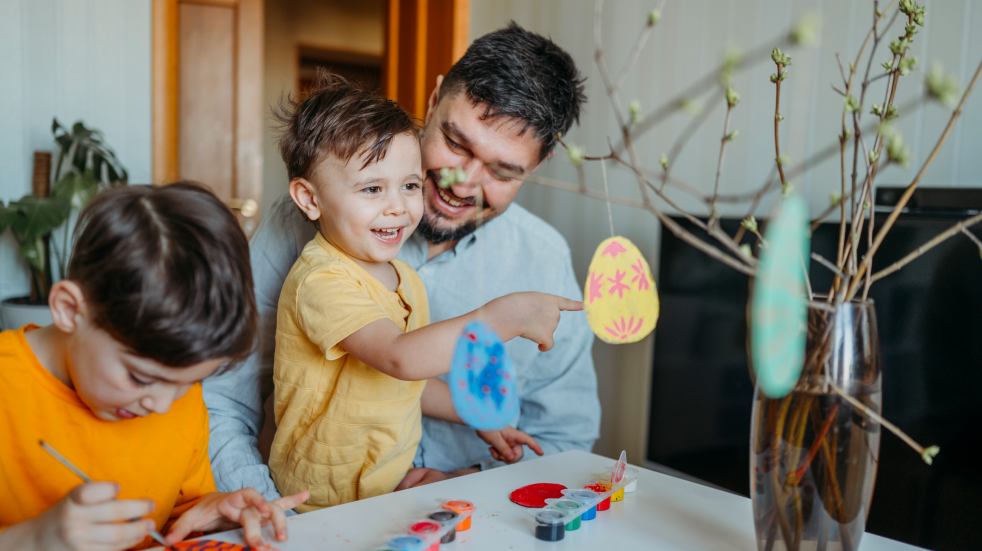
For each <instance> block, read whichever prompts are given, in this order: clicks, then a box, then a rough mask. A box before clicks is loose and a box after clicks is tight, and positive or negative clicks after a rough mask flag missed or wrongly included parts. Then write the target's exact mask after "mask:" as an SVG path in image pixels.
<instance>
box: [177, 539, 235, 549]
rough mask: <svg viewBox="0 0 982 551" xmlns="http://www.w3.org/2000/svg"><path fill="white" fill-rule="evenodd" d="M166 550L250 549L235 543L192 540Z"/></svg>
mask: <svg viewBox="0 0 982 551" xmlns="http://www.w3.org/2000/svg"><path fill="white" fill-rule="evenodd" d="M168 549H178V550H180V551H198V550H206V549H207V550H215V551H248V550H249V549H252V548H251V547H243V546H241V545H239V544H237V543H229V542H227V541H215V540H194V541H182V542H181V543H175V544H174V545H172V546H170V547H168Z"/></svg>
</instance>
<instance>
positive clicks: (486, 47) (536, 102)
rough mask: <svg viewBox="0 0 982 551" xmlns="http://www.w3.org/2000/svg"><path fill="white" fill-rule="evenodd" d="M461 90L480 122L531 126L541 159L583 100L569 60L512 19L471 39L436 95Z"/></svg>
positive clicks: (580, 80) (579, 81)
mask: <svg viewBox="0 0 982 551" xmlns="http://www.w3.org/2000/svg"><path fill="white" fill-rule="evenodd" d="M460 90H463V91H464V92H466V93H467V97H468V98H469V99H470V100H471V101H472V102H474V103H475V104H476V105H483V106H485V112H484V115H483V116H484V118H489V117H508V118H513V119H517V120H519V121H522V123H523V124H524V126H523V127H522V130H521V131H522V132H525V131H526V130H527V129H529V128H531V129H532V130H533V131H534V132H535V137H536V138H538V140H539V143H540V144H541V148H540V150H539V160H540V161H541V160H542V159H545V158H546V156H547V155H549V153H550V152H551V151H552V148H553V147H555V145H556V137H557V136H561V135H563V134H565V133H566V131H567V130H569V127H570V126H572V125H573V122H575V121H578V120H579V117H580V106H581V105H582V104H583V102H584V101H586V96H585V95H584V93H583V78H581V77H580V75H579V72H577V70H576V64H575V63H573V58H571V57H570V56H569V54H568V53H566V52H565V51H564V50H563V49H562V48H560V47H559V46H557V45H556V44H555V43H554V42H553V41H552V40H549V39H548V38H546V37H544V36H541V35H538V34H536V33H533V32H530V31H527V30H525V29H523V28H522V27H520V26H518V24H517V23H515V22H514V21H512V22H511V24H510V25H508V27H506V28H504V29H501V30H498V31H494V32H492V33H489V34H486V35H484V36H482V37H481V38H478V39H477V40H475V41H474V43H473V44H471V45H470V47H469V48H467V52H465V53H464V56H463V57H462V58H460V61H458V62H457V63H455V64H454V65H453V67H451V68H450V71H448V72H447V76H446V77H445V78H444V79H443V84H441V85H440V97H441V98H442V97H445V96H448V95H450V94H453V93H455V92H458V91H460Z"/></svg>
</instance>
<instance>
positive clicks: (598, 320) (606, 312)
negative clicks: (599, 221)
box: [583, 235, 658, 344]
mask: <svg viewBox="0 0 982 551" xmlns="http://www.w3.org/2000/svg"><path fill="white" fill-rule="evenodd" d="M583 307H584V310H586V318H587V322H588V323H589V324H590V329H592V330H593V332H594V334H596V335H597V337H599V338H600V340H602V341H604V342H608V343H610V344H623V343H630V342H637V341H639V340H641V339H643V338H645V337H647V336H648V333H651V331H652V330H654V328H655V322H657V321H658V291H657V289H655V278H653V277H652V276H651V268H649V267H648V262H647V261H646V260H645V259H644V256H642V255H641V251H639V250H638V248H637V247H636V246H634V243H631V241H630V240H629V239H628V238H626V237H622V236H619V235H618V236H616V237H611V238H609V239H605V240H604V241H603V242H602V243H601V244H600V245H599V246H598V247H597V250H596V252H594V253H593V260H591V261H590V269H589V271H588V272H587V276H586V283H585V284H584V286H583Z"/></svg>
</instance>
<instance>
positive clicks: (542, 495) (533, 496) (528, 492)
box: [508, 482, 566, 509]
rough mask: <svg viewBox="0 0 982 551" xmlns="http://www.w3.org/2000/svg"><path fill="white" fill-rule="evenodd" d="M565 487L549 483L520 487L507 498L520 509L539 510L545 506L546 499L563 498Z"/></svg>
mask: <svg viewBox="0 0 982 551" xmlns="http://www.w3.org/2000/svg"><path fill="white" fill-rule="evenodd" d="M565 489H566V486H563V485H562V484H554V483H551V482H538V483H536V484H529V485H528V486H522V487H521V488H519V489H517V490H515V491H514V492H512V493H511V495H509V496H508V498H509V499H511V500H512V501H513V502H515V503H517V504H518V505H521V506H522V507H529V508H533V509H536V508H539V507H545V506H546V499H548V498H560V497H563V494H562V491H563V490H565Z"/></svg>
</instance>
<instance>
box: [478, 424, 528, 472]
mask: <svg viewBox="0 0 982 551" xmlns="http://www.w3.org/2000/svg"><path fill="white" fill-rule="evenodd" d="M476 432H477V435H478V436H479V437H480V438H481V440H484V441H485V442H486V443H487V444H488V445H489V446H490V447H489V448H488V451H489V452H491V457H493V458H494V459H495V460H497V461H504V462H505V463H514V462H516V461H518V460H520V459H521V458H522V446H523V445H525V446H528V447H529V448H530V449H531V450H532V451H534V452H535V453H536V455H542V454H543V451H542V448H541V447H539V443H538V442H536V441H535V438H532V437H531V436H529V435H528V434H526V433H524V432H522V431H520V430H518V429H516V428H513V427H505V428H503V429H501V430H479V431H476Z"/></svg>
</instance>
